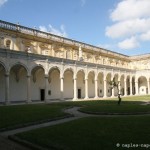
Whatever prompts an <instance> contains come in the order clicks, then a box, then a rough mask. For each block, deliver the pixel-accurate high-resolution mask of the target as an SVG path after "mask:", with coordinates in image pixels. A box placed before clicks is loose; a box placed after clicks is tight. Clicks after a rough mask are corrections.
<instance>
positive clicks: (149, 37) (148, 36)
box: [140, 30, 150, 41]
mask: <svg viewBox="0 0 150 150" xmlns="http://www.w3.org/2000/svg"><path fill="white" fill-rule="evenodd" d="M140 38H141V40H142V41H150V30H149V31H148V32H146V33H143V34H141V36H140Z"/></svg>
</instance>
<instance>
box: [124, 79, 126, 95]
mask: <svg viewBox="0 0 150 150" xmlns="http://www.w3.org/2000/svg"><path fill="white" fill-rule="evenodd" d="M124 96H127V81H126V78H125V79H124Z"/></svg>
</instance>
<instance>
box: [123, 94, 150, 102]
mask: <svg viewBox="0 0 150 150" xmlns="http://www.w3.org/2000/svg"><path fill="white" fill-rule="evenodd" d="M122 99H123V100H124V101H150V95H142V96H131V97H130V96H128V97H122Z"/></svg>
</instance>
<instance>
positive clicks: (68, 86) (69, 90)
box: [63, 67, 74, 99]
mask: <svg viewBox="0 0 150 150" xmlns="http://www.w3.org/2000/svg"><path fill="white" fill-rule="evenodd" d="M63 77H64V98H65V99H73V88H74V82H73V77H74V72H73V69H72V68H71V67H70V68H69V67H67V68H66V69H65V70H64V72H63Z"/></svg>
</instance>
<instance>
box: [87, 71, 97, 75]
mask: <svg viewBox="0 0 150 150" xmlns="http://www.w3.org/2000/svg"><path fill="white" fill-rule="evenodd" d="M90 73H94V76H95V74H96V73H95V70H89V71H88V73H87V75H88V76H89V74H90Z"/></svg>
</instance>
